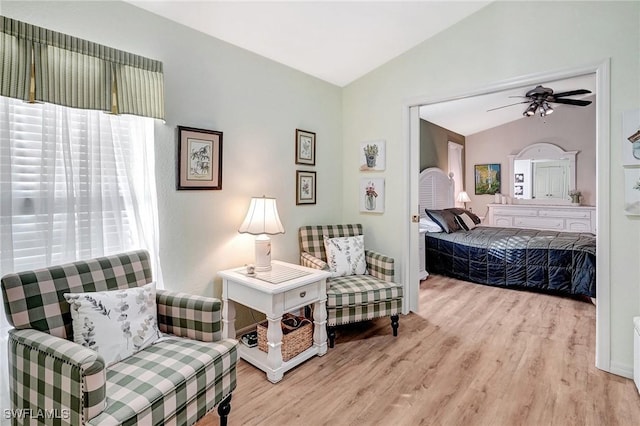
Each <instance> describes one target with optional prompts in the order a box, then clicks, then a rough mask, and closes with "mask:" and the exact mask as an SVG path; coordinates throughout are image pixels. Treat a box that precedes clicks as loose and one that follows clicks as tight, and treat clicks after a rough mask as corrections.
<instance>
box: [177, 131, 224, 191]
mask: <svg viewBox="0 0 640 426" xmlns="http://www.w3.org/2000/svg"><path fill="white" fill-rule="evenodd" d="M176 189H178V190H182V189H222V132H217V131H215V130H205V129H196V128H193V127H183V126H178V171H177V182H176Z"/></svg>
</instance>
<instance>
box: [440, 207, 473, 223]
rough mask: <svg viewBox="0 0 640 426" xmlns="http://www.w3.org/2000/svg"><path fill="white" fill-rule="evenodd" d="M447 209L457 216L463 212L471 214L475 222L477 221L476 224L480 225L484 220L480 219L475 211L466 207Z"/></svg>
mask: <svg viewBox="0 0 640 426" xmlns="http://www.w3.org/2000/svg"><path fill="white" fill-rule="evenodd" d="M445 210H446V211H449V212H451V213H453V214H455V215H456V216H458V215H461V214H462V213H466V214H467V216H469V217H470V218H471V219H472V220H473V223H475V224H476V225H479V224H480V222H482V221H481V220H480V218H479V217H478V216H477V215H476V214H475V213H473V212H472V211H471V210H465V209H461V208H459V207H451V208H449V209H445Z"/></svg>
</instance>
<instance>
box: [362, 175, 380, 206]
mask: <svg viewBox="0 0 640 426" xmlns="http://www.w3.org/2000/svg"><path fill="white" fill-rule="evenodd" d="M360 211H361V212H365V213H384V178H361V179H360Z"/></svg>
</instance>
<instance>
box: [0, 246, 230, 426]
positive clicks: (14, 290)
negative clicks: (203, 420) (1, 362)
mask: <svg viewBox="0 0 640 426" xmlns="http://www.w3.org/2000/svg"><path fill="white" fill-rule="evenodd" d="M151 281H152V277H151V269H150V266H149V255H148V253H147V252H145V251H136V252H130V253H125V254H120V255H115V256H109V257H102V258H98V259H92V260H88V261H84V262H75V263H71V264H67V265H62V266H53V267H49V268H43V269H39V270H34V271H28V272H22V273H18V274H10V275H6V276H5V277H3V278H2V281H1V282H2V295H3V297H4V306H5V309H6V313H7V317H8V319H9V322H10V323H11V324H12V325H13V326H14V327H15V328H14V329H12V330H10V331H9V375H10V389H11V404H12V406H13V407H12V408H13V410H14V411H12V413H14V416H13V424H14V425H16V424H36V423H37V424H41V423H42V424H66V425H84V424H90V425H93V424H95V425H98V424H110V425H122V424H149V425H150V424H154V425H158V424H179V425H186V424H193V423H194V422H195V421H196V420H197V419H199V418H200V417H202V416H204V415H205V414H206V413H207V412H209V411H210V410H212V409H213V408H214V407H215V406H216V405H217V406H218V413H219V414H220V423H221V424H223V425H224V424H226V422H227V415H228V414H229V412H230V410H231V405H230V400H231V392H232V391H233V390H234V389H235V387H236V361H237V344H238V342H237V341H236V340H233V339H222V338H221V319H220V316H221V302H220V301H219V300H217V299H213V298H206V297H199V296H191V295H187V294H185V293H174V292H169V291H164V290H157V292H156V306H157V325H158V328H159V332H162V333H167V334H166V335H165V337H163V338H160V339H159V340H158V341H156V342H155V343H154V344H152V345H150V346H147V347H145V348H144V349H141V350H139V351H138V352H136V353H134V354H133V355H131V356H129V357H126V358H124V359H122V360H119V361H115V363H113V364H110V365H109V366H106V365H105V364H106V363H105V359H104V358H103V356H102V355H100V354H99V353H98V352H96V351H94V350H93V349H89V348H88V347H85V346H83V345H80V344H78V343H75V342H74V339H73V330H74V328H73V326H72V316H71V313H70V304H69V303H68V302H67V300H65V298H64V296H63V294H64V293H76V294H77V293H82V292H92V293H90V294H91V295H92V296H89V297H87V300H95V297H96V296H95V295H96V293H95V292H96V291H99V292H102V291H106V290H124V289H134V290H135V289H140V287H141V286H145V285H146V284H147V283H150V282H151ZM146 287H149V286H146ZM124 293H125V292H117V294H124ZM129 293H134V294H141V292H139V291H138V292H137V293H136V292H133V291H129ZM111 294H116V293H113V292H111V293H105V294H104V297H109V296H110V295H111ZM72 296H73V295H72ZM152 300H153V299H152V293H150V294H149V299H148V303H150V304H151V305H152ZM101 306H102V305H101ZM90 307H91V306H90ZM132 308H135V309H136V310H137V308H138V306H133V307H132ZM127 309H128V308H127ZM132 311H133V309H129V310H128V311H127V312H131V313H133V312H132ZM119 312H120V311H119ZM105 313H106V312H105ZM110 314H111V315H110V316H109V317H110V318H113V317H116V318H118V320H120V319H119V318H121V317H119V316H118V315H117V314H116V315H114V312H113V309H112V310H111V311H110ZM131 331H134V327H133V326H131ZM159 332H158V333H157V334H160V333H159ZM134 335H135V333H134ZM133 341H134V342H135V340H133Z"/></svg>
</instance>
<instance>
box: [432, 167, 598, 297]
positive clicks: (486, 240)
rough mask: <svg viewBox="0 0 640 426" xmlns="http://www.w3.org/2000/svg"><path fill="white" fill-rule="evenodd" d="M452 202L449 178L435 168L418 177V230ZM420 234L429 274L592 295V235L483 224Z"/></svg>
mask: <svg viewBox="0 0 640 426" xmlns="http://www.w3.org/2000/svg"><path fill="white" fill-rule="evenodd" d="M453 200H454V194H453V179H452V176H448V175H447V174H446V173H444V172H443V171H442V170H440V169H437V168H429V169H425V170H423V171H422V172H421V173H420V214H421V227H422V226H426V223H427V222H429V220H430V219H433V218H432V217H430V216H429V215H427V213H426V212H425V211H426V210H430V212H431V211H432V210H436V211H442V210H446V209H448V208H452V207H454V201H453ZM454 211H455V210H454ZM432 230H433V229H432ZM424 234H425V257H426V259H425V263H426V269H427V271H428V272H429V273H435V274H441V275H446V276H450V277H453V278H457V279H461V280H465V281H470V282H474V283H478V284H485V285H491V286H499V287H508V288H515V289H527V290H534V291H542V292H547V293H554V294H561V295H567V296H577V297H590V298H594V297H595V296H596V258H595V256H596V248H595V243H596V238H595V235H593V234H590V233H575V232H558V231H543V230H534V229H522V228H498V227H489V226H481V225H480V226H476V227H475V228H472V229H470V230H468V231H467V230H464V229H461V230H454V231H452V232H451V233H446V232H425V233H424Z"/></svg>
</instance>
